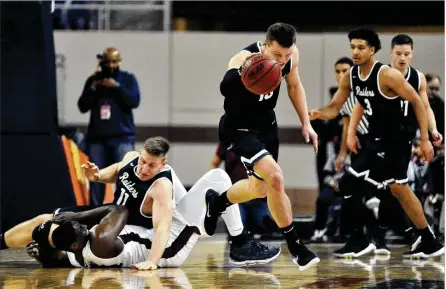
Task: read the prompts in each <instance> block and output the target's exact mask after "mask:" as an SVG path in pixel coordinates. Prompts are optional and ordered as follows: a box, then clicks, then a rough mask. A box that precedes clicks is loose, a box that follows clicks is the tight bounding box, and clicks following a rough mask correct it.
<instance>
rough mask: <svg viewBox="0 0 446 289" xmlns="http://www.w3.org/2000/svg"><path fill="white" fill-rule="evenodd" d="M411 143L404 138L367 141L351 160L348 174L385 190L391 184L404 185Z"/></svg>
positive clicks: (406, 180)
mask: <svg viewBox="0 0 446 289" xmlns="http://www.w3.org/2000/svg"><path fill="white" fill-rule="evenodd" d="M411 151H412V143H411V142H410V141H409V140H407V139H406V138H389V139H386V140H384V139H378V138H373V139H369V141H368V144H367V145H366V146H365V147H364V148H362V149H360V150H359V151H358V152H359V154H358V155H357V156H356V157H355V158H354V160H352V164H351V166H350V167H349V168H348V173H350V174H352V175H353V176H355V177H357V178H363V179H364V180H365V181H367V182H369V183H371V184H373V185H375V186H376V187H377V188H378V189H385V188H386V187H387V186H388V185H390V184H392V183H398V184H406V183H407V182H408V179H407V169H408V167H409V162H410V157H411Z"/></svg>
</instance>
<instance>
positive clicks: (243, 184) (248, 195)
mask: <svg viewBox="0 0 446 289" xmlns="http://www.w3.org/2000/svg"><path fill="white" fill-rule="evenodd" d="M255 180H257V179H256V178H255V177H253V176H250V177H249V179H244V180H240V181H238V182H236V183H235V184H233V185H232V186H231V188H230V189H229V190H228V192H227V196H228V200H229V201H230V202H231V203H233V204H238V203H244V202H248V201H250V200H252V199H257V198H263V197H265V196H266V188H265V189H263V188H262V187H263V186H264V182H260V185H259V184H257V183H253V181H255ZM263 191H265V194H261V193H259V192H263Z"/></svg>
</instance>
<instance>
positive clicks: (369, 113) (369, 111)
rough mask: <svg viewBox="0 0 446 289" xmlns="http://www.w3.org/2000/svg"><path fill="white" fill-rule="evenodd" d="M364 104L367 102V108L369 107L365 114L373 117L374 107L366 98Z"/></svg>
mask: <svg viewBox="0 0 446 289" xmlns="http://www.w3.org/2000/svg"><path fill="white" fill-rule="evenodd" d="M364 102H365V106H367V107H366V108H365V113H366V114H368V115H372V114H373V111H372V106H371V105H370V101H369V100H368V99H367V98H364Z"/></svg>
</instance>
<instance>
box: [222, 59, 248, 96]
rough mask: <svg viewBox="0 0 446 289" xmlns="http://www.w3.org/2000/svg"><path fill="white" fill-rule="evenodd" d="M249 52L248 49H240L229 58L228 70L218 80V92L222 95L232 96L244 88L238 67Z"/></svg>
mask: <svg viewBox="0 0 446 289" xmlns="http://www.w3.org/2000/svg"><path fill="white" fill-rule="evenodd" d="M251 54H252V53H251V52H249V51H246V50H242V51H240V52H239V53H237V54H236V55H234V56H233V57H232V58H231V60H229V63H228V70H227V71H226V73H225V75H224V77H223V80H222V81H221V82H220V92H221V94H222V95H223V96H224V97H228V96H234V95H235V94H236V93H237V91H240V90H243V89H245V86H244V85H243V82H242V78H241V77H240V72H239V69H240V67H241V66H242V64H243V63H244V62H245V60H246V58H247V57H248V56H250V55H251Z"/></svg>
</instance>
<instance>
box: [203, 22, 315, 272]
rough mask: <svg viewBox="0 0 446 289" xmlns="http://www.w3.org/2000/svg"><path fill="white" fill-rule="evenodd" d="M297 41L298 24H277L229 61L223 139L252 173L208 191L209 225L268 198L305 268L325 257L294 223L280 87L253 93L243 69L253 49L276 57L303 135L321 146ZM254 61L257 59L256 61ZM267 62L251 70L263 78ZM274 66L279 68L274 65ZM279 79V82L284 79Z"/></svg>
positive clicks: (295, 256)
mask: <svg viewBox="0 0 446 289" xmlns="http://www.w3.org/2000/svg"><path fill="white" fill-rule="evenodd" d="M295 42H296V30H295V28H294V27H293V26H291V25H289V24H284V23H275V24H273V25H271V26H270V27H269V28H268V31H267V35H266V41H263V42H261V41H259V42H256V43H253V44H251V45H249V46H248V47H246V48H245V49H243V50H242V51H240V52H239V53H238V54H236V55H234V56H233V57H232V58H231V60H230V61H229V64H228V70H227V72H226V74H225V75H224V78H223V80H222V82H221V84H220V91H221V93H222V95H223V96H224V97H225V100H224V109H225V114H224V115H223V116H222V117H221V119H220V125H219V138H220V141H221V142H222V143H223V144H224V145H225V146H226V147H227V148H228V150H232V151H234V152H235V154H236V155H237V156H238V157H240V158H241V161H242V162H243V164H244V165H245V167H246V169H247V172H248V176H249V178H248V179H244V180H240V181H238V182H237V183H235V184H234V185H233V186H232V187H231V188H230V189H229V190H228V191H227V192H224V193H222V194H220V195H219V194H217V193H215V192H213V191H212V190H209V191H208V193H207V196H206V202H207V206H208V212H207V219H206V220H205V228H206V231H207V232H208V234H210V235H211V234H212V232H213V231H214V230H215V219H217V218H218V216H219V215H220V214H221V213H222V212H223V211H225V210H226V208H227V207H228V206H231V205H232V204H236V203H243V202H247V201H249V200H252V199H255V198H264V197H267V202H268V208H269V210H270V211H271V215H272V216H273V218H274V220H275V222H276V223H277V225H278V227H279V228H280V229H281V231H282V233H283V234H284V237H285V240H286V242H287V244H288V248H289V251H290V253H291V256H292V259H293V262H294V263H296V264H297V265H298V266H299V269H300V270H301V271H302V270H305V269H307V268H309V267H310V266H312V265H314V264H317V263H319V262H320V260H319V258H318V257H316V255H315V254H314V253H313V252H311V251H310V250H308V249H307V248H306V246H305V245H304V244H303V243H302V241H301V240H300V239H299V237H298V236H297V232H296V229H295V228H294V226H293V215H292V211H291V203H290V200H289V198H288V196H287V195H286V193H285V184H284V178H283V172H282V169H281V168H280V166H279V165H278V164H277V158H278V150H279V140H278V129H277V121H276V117H275V112H274V108H275V106H276V103H277V98H278V96H279V90H280V86H278V87H277V88H275V89H274V90H273V91H270V92H269V93H267V94H262V95H258V94H254V93H252V92H250V91H249V90H248V89H247V88H246V87H245V85H244V84H243V82H242V78H241V74H243V72H242V71H241V70H242V69H249V68H250V67H247V66H249V65H247V63H245V60H246V59H247V58H248V57H249V56H251V55H252V54H254V57H256V56H263V57H265V58H267V57H271V58H273V59H274V60H275V61H276V64H274V65H280V67H281V68H282V77H284V78H285V80H286V83H287V87H288V95H289V97H290V99H291V102H292V103H293V106H294V108H295V109H296V111H297V113H298V115H299V117H300V121H301V123H302V125H303V128H302V134H303V136H304V138H305V140H306V141H307V142H309V141H310V139H311V140H312V142H313V146H314V148H315V150H317V145H318V144H317V142H318V140H317V134H316V133H315V131H314V130H313V128H312V127H311V124H310V120H309V117H308V109H307V101H306V96H305V90H304V88H303V85H302V83H301V81H300V77H299V72H298V64H299V51H298V49H297V47H296V45H295ZM256 58H259V57H256ZM249 62H250V63H251V64H253V63H254V62H255V61H249ZM262 66H263V68H262ZM266 66H267V64H262V65H260V64H259V65H258V66H257V68H256V69H254V68H253V69H252V70H253V71H256V72H255V73H257V74H258V75H259V79H258V80H257V81H258V82H262V80H261V79H260V78H261V77H262V76H261V75H265V74H267V73H268V72H266V71H268V70H269V69H270V68H271V67H266ZM251 67H252V66H251ZM271 69H272V70H274V67H273V68H271ZM265 72H266V73H265ZM249 76H252V75H249ZM255 76H256V75H254V77H255ZM270 77H271V76H270ZM276 77H277V76H273V77H272V78H274V80H273V81H276V80H275V79H276ZM265 78H267V76H266V77H265ZM270 80H271V79H270ZM279 80H280V79H279ZM265 82H266V80H265ZM278 84H279V85H280V81H279V82H278ZM261 85H262V84H260V86H261ZM264 86H265V87H266V86H267V85H264ZM270 87H272V86H270Z"/></svg>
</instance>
